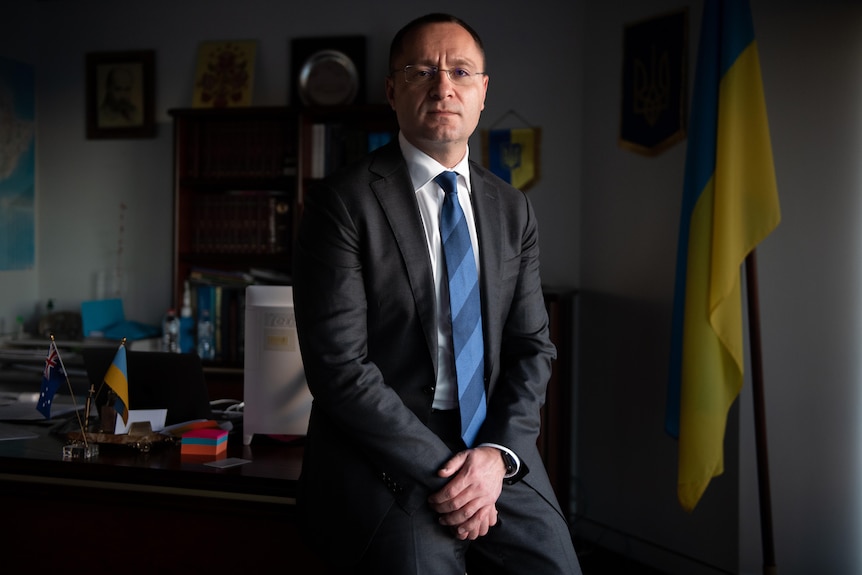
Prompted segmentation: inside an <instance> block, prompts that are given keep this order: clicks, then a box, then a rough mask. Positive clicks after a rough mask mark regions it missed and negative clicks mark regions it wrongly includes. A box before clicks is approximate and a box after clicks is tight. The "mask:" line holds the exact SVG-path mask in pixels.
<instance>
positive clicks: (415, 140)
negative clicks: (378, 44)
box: [386, 22, 488, 164]
mask: <svg viewBox="0 0 862 575" xmlns="http://www.w3.org/2000/svg"><path fill="white" fill-rule="evenodd" d="M407 65H412V66H436V67H438V68H439V69H440V70H441V71H440V73H438V74H437V76H436V77H435V78H434V80H433V81H431V82H430V83H424V84H423V83H407V82H405V81H404V73H403V71H402V70H403V68H404V66H407ZM393 67H394V72H393V73H392V74H391V77H387V79H386V97H387V99H388V100H389V104H390V105H391V106H392V108H393V109H394V110H395V114H396V115H397V117H398V124H399V127H400V128H401V131H402V132H403V133H404V136H405V137H406V138H407V141H409V142H410V143H411V144H413V145H414V146H416V147H417V148H419V149H420V150H422V151H423V152H425V153H426V154H428V155H430V156H432V157H434V158H435V159H437V160H438V161H441V160H443V159H444V158H445V159H447V160H451V159H452V157H453V154H454V155H455V156H458V152H459V151H460V156H458V157H455V158H454V161H455V162H456V163H457V161H458V160H460V159H461V157H463V153H464V150H465V149H466V148H465V146H466V144H467V140H468V139H469V137H470V135H471V134H472V133H473V131H474V130H475V129H476V126H477V124H478V123H479V115H480V114H481V112H482V110H483V109H484V108H485V94H486V93H487V91H488V76H485V75H484V74H482V75H476V73H477V72H484V71H485V59H484V58H483V56H482V52H481V51H480V50H479V47H478V46H477V45H476V42H475V41H474V40H473V37H472V36H471V35H470V33H469V32H467V31H466V30H465V29H464V28H462V27H461V26H459V25H457V24H453V23H448V22H447V23H436V24H429V25H426V26H424V27H422V28H420V29H419V30H417V31H415V32H413V33H412V34H411V35H410V36H408V37H407V38H406V39H405V43H404V50H403V53H402V54H401V55H400V56H398V58H397V60H396V61H395V62H394V64H393ZM454 68H464V69H467V70H469V71H470V72H471V73H473V74H474V76H472V77H471V78H470V81H469V82H467V83H465V84H457V85H456V84H454V83H452V81H451V80H450V79H449V76H448V75H447V74H446V73H445V72H443V71H442V70H451V69H454ZM441 163H444V164H446V163H447V161H441Z"/></svg>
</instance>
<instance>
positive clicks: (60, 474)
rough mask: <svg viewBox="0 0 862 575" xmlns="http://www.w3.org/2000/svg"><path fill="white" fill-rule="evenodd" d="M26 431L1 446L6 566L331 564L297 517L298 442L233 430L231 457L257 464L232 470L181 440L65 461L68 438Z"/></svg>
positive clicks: (199, 569) (119, 568)
mask: <svg viewBox="0 0 862 575" xmlns="http://www.w3.org/2000/svg"><path fill="white" fill-rule="evenodd" d="M27 428H28V429H32V430H35V431H37V432H38V433H40V437H39V438H38V439H30V440H10V441H2V442H0V505H2V507H0V509H2V514H3V518H4V525H5V527H4V529H3V531H4V535H3V538H2V544H0V549H2V550H3V551H4V553H3V555H4V561H3V563H4V571H5V570H6V569H5V568H6V567H12V566H13V565H12V564H10V563H9V561H10V558H11V560H12V561H13V563H14V566H15V567H16V569H12V570H11V571H10V572H23V571H24V570H25V569H28V568H29V569H30V570H31V571H32V572H54V571H55V570H56V571H57V572H60V571H62V570H66V571H67V572H84V571H85V570H86V571H88V572H89V571H92V572H94V573H98V572H102V571H104V572H117V573H147V574H148V575H151V574H152V573H203V572H206V571H205V570H207V569H213V570H216V569H217V570H218V572H225V570H226V569H230V568H239V569H241V571H240V572H242V573H246V572H250V573H255V572H265V571H267V570H269V569H272V568H277V570H279V571H282V572H285V573H301V574H303V575H305V574H310V575H313V574H316V573H323V572H324V571H323V569H322V568H321V567H320V565H319V564H318V563H317V562H316V561H315V560H314V558H313V557H312V556H311V554H310V553H309V551H308V549H307V548H306V547H305V546H304V544H303V543H302V541H301V539H300V536H299V532H298V528H297V525H296V511H295V503H296V483H297V478H298V476H299V470H300V462H301V454H302V448H301V446H292V445H289V444H285V443H280V442H276V441H272V440H268V438H260V439H258V438H255V442H254V443H252V445H250V446H243V445H242V438H241V437H240V436H239V435H237V436H231V437H230V438H229V441H228V456H229V457H241V458H243V459H249V460H251V463H247V464H245V465H241V466H237V467H232V468H229V469H223V470H219V469H215V468H211V467H207V466H205V465H203V464H202V463H199V462H198V461H199V460H196V461H194V462H192V461H190V460H189V458H188V457H185V458H183V457H182V456H181V454H180V447H179V445H178V444H177V445H161V446H156V447H153V449H152V450H151V451H150V452H149V453H141V452H138V451H136V450H134V449H132V448H129V447H123V446H100V453H99V455H98V456H97V457H96V458H94V459H92V460H66V461H64V460H63V458H62V445H63V443H64V441H63V440H62V438H60V437H57V436H55V435H52V434H50V433H49V432H48V431H47V429H46V428H44V427H40V426H36V425H33V426H27ZM76 566H77V567H76Z"/></svg>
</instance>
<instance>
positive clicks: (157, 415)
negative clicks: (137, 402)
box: [114, 409, 168, 434]
mask: <svg viewBox="0 0 862 575" xmlns="http://www.w3.org/2000/svg"><path fill="white" fill-rule="evenodd" d="M167 415H168V410H167V409H130V410H129V421H128V422H127V423H125V424H124V423H123V418H122V417H120V414H119V413H118V414H117V424H116V425H115V426H114V433H116V434H124V433H128V432H129V428H130V427H131V426H132V424H133V423H135V422H137V421H149V422H150V425H151V426H152V428H153V431H154V432H159V431H161V430H162V429H164V428H165V417H167Z"/></svg>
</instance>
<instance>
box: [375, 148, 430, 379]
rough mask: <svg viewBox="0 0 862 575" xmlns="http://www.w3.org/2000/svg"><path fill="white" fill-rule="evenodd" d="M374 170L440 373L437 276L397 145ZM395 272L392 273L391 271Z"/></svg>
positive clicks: (379, 198) (383, 153) (378, 160)
mask: <svg viewBox="0 0 862 575" xmlns="http://www.w3.org/2000/svg"><path fill="white" fill-rule="evenodd" d="M371 171H372V172H374V173H376V174H378V175H379V176H380V179H379V180H376V181H374V182H372V183H371V189H372V190H373V192H374V194H375V196H376V197H377V201H378V202H379V203H380V206H381V208H382V209H383V212H384V213H385V214H386V219H387V220H388V222H389V226H390V228H391V229H392V233H393V234H394V236H395V241H396V243H397V244H398V250H399V251H400V252H401V257H402V260H403V262H404V266H405V268H406V270H407V277H408V281H409V282H410V287H411V289H412V291H413V299H414V301H415V302H416V309H417V310H418V313H419V318H420V320H421V322H422V330H423V332H424V333H425V340H426V342H427V345H428V353H429V354H430V355H431V360H432V362H433V363H434V370H435V373H436V370H437V331H436V330H437V320H436V310H435V305H436V304H435V302H436V296H435V295H434V276H433V275H432V272H431V261H430V259H429V257H428V245H427V243H426V241H425V235H424V233H423V229H424V228H423V224H422V217H421V216H420V215H419V208H418V206H417V204H416V195H415V193H414V191H413V183H412V182H411V181H410V174H409V173H408V171H407V164H406V163H405V162H404V159H403V157H402V155H401V150H400V148H399V147H398V144H397V143H393V144H389V145H388V146H387V147H386V148H385V149H384V150H381V153H380V154H379V155H378V157H377V158H376V159H375V161H374V163H373V164H372V165H371ZM392 271H393V270H390V272H392Z"/></svg>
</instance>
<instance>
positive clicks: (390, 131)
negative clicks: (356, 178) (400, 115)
mask: <svg viewBox="0 0 862 575" xmlns="http://www.w3.org/2000/svg"><path fill="white" fill-rule="evenodd" d="M397 133H398V124H397V122H396V119H395V112H393V111H392V108H390V107H389V105H388V104H365V105H355V106H327V107H307V108H303V110H302V112H301V114H300V115H299V140H300V145H299V181H300V185H299V191H298V204H299V207H300V209H301V206H302V202H303V199H304V197H305V194H306V193H307V192H308V190H309V188H310V187H311V186H313V185H314V182H315V181H317V180H319V179H321V178H323V177H326V176H327V175H329V174H330V173H332V171H334V170H335V169H337V168H339V167H341V166H343V165H345V164H348V163H350V162H351V161H353V160H355V159H357V158H359V157H361V156H362V155H364V154H365V153H367V152H369V151H370V150H372V149H374V148H376V147H378V146H381V145H383V144H385V143H386V142H388V141H389V140H390V139H392V138H395V136H396V134H397Z"/></svg>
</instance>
